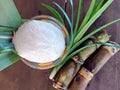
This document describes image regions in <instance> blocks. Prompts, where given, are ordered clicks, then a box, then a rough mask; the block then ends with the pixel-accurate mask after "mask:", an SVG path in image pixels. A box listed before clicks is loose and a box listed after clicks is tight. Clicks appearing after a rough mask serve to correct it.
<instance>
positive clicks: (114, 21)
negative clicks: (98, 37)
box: [70, 19, 120, 53]
mask: <svg viewBox="0 0 120 90" xmlns="http://www.w3.org/2000/svg"><path fill="white" fill-rule="evenodd" d="M119 21H120V19H116V20H113V21H111V22H109V23H107V24H105V25H103V26H101V27H99V28H97V29H95V30H93V31H92V32H91V33H89V34H88V35H86V36H85V37H83V38H82V39H81V40H80V41H78V42H77V43H76V44H74V46H73V47H72V48H71V50H70V53H71V52H72V51H74V50H75V48H77V47H78V46H79V45H81V44H82V43H83V42H84V41H86V40H87V39H88V38H90V37H91V36H93V35H95V34H96V33H98V32H100V31H102V30H103V29H105V28H106V27H108V26H110V25H112V24H114V23H116V22H119Z"/></svg>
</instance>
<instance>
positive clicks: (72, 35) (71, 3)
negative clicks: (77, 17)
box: [69, 0, 74, 48]
mask: <svg viewBox="0 0 120 90" xmlns="http://www.w3.org/2000/svg"><path fill="white" fill-rule="evenodd" d="M70 5H71V9H72V17H71V21H72V22H71V24H72V26H71V33H70V37H71V38H70V46H69V48H70V47H72V44H73V41H74V31H73V26H74V5H73V0H70Z"/></svg>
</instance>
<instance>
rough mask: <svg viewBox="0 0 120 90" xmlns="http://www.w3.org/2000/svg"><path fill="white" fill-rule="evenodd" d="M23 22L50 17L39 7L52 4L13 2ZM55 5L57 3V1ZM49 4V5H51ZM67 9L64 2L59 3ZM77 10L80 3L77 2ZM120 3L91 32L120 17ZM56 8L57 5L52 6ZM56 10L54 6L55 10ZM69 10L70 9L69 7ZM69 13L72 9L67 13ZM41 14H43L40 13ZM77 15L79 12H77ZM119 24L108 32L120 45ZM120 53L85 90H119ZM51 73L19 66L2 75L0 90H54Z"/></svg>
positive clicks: (34, 0) (45, 0)
mask: <svg viewBox="0 0 120 90" xmlns="http://www.w3.org/2000/svg"><path fill="white" fill-rule="evenodd" d="M14 1H15V3H16V5H17V8H18V10H19V12H20V14H21V16H22V17H23V18H31V17H33V16H35V15H38V14H48V15H51V13H49V12H48V11H47V10H45V9H44V8H43V7H41V6H40V3H48V4H49V5H52V4H51V2H52V1H53V0H14ZM54 1H56V0H54ZM49 2H50V3H49ZM57 2H59V3H60V5H62V6H63V7H64V5H65V4H64V0H62V1H61V0H57ZM74 3H75V7H77V5H78V0H74ZM119 4H120V0H115V1H114V3H113V4H112V5H111V7H109V9H108V10H107V11H106V12H105V13H104V15H102V17H101V18H100V19H98V20H97V22H96V23H95V24H94V25H93V26H92V28H90V30H93V28H96V27H98V26H100V25H102V24H104V23H106V22H108V21H110V20H113V19H115V18H117V17H120V5H119ZM88 5H89V2H88V0H84V10H83V15H84V14H85V11H86V10H87V7H88ZM53 6H54V5H53ZM54 7H55V6H54ZM67 7H68V6H67ZM66 10H67V12H69V13H70V9H66ZM38 12H40V13H38ZM75 12H76V11H75ZM119 26H120V23H117V24H114V25H112V26H110V27H109V28H106V29H107V30H108V32H109V34H111V35H112V37H111V40H113V41H115V42H117V43H119V44H120V30H119ZM119 58H120V53H118V54H116V55H115V56H114V57H112V58H111V59H110V61H109V62H108V63H107V64H106V65H105V66H104V67H103V69H102V70H101V71H100V72H99V73H98V74H97V75H96V76H95V77H94V78H93V79H92V81H91V82H90V84H89V86H88V88H87V89H86V90H120V79H119V78H120V67H119V65H120V59H119ZM50 71H51V69H50V70H44V71H41V70H35V69H32V68H30V67H28V66H26V65H25V64H24V63H22V62H21V61H20V62H17V63H16V64H14V65H13V66H11V67H9V68H7V69H6V70H4V71H2V72H0V90H54V89H53V88H52V82H51V81H50V80H49V79H48V76H49V74H50Z"/></svg>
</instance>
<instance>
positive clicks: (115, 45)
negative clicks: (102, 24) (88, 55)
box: [97, 42, 120, 49]
mask: <svg viewBox="0 0 120 90" xmlns="http://www.w3.org/2000/svg"><path fill="white" fill-rule="evenodd" d="M97 44H102V45H105V46H110V47H114V48H117V49H120V46H119V45H117V44H113V43H106V42H97Z"/></svg>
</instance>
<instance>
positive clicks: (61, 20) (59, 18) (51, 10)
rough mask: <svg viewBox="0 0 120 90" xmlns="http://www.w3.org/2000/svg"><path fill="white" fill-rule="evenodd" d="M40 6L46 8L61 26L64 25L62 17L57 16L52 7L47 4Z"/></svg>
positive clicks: (57, 13)
mask: <svg viewBox="0 0 120 90" xmlns="http://www.w3.org/2000/svg"><path fill="white" fill-rule="evenodd" d="M42 6H44V7H45V8H47V9H48V10H49V11H50V12H51V13H52V14H53V15H54V16H55V18H56V19H57V20H59V21H60V22H61V23H62V24H65V23H64V20H63V18H62V16H61V15H60V14H59V12H58V11H57V10H55V9H54V8H53V7H51V6H49V5H47V4H42Z"/></svg>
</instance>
